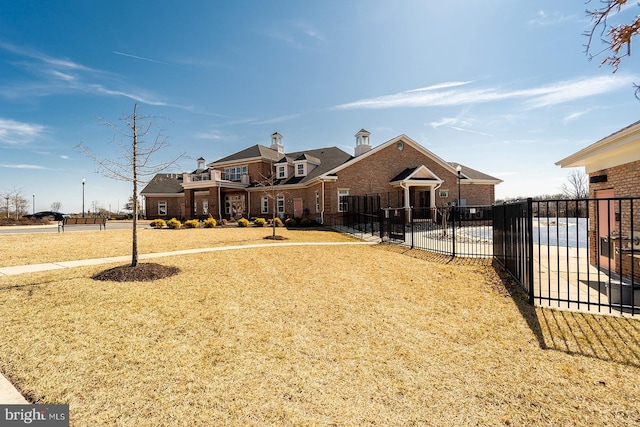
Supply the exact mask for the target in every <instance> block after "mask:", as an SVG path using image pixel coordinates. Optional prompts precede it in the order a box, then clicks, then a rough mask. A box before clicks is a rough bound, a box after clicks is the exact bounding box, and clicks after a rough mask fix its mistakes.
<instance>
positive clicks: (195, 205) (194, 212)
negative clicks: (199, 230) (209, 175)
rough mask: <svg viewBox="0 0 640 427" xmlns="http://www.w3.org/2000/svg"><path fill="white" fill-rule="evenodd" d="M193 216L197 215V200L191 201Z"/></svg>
mask: <svg viewBox="0 0 640 427" xmlns="http://www.w3.org/2000/svg"><path fill="white" fill-rule="evenodd" d="M193 214H194V215H198V201H197V200H194V201H193Z"/></svg>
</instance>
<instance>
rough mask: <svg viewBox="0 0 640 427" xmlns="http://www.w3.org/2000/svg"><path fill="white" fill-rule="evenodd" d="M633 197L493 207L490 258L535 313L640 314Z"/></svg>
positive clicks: (639, 235) (638, 228)
mask: <svg viewBox="0 0 640 427" xmlns="http://www.w3.org/2000/svg"><path fill="white" fill-rule="evenodd" d="M639 203H640V199H639V198H598V199H578V200H543V201H533V200H531V199H529V200H527V201H526V202H521V203H510V204H506V205H500V206H495V207H494V257H495V259H496V260H498V261H499V262H500V263H501V264H502V265H503V266H504V267H505V268H506V269H507V271H509V273H510V274H511V275H512V276H513V277H514V278H515V279H516V281H517V282H518V283H519V284H520V285H521V286H522V288H523V289H524V290H525V292H527V293H528V295H529V298H530V301H531V302H532V303H535V304H536V305H540V306H548V307H557V308H564V309H575V310H586V311H596V312H600V313H603V312H604V313H617V314H618V313H627V314H631V315H634V314H638V313H640V214H635V215H634V210H635V208H637V207H638V206H640V204H639Z"/></svg>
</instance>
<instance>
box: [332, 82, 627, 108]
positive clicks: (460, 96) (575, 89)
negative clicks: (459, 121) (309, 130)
mask: <svg viewBox="0 0 640 427" xmlns="http://www.w3.org/2000/svg"><path fill="white" fill-rule="evenodd" d="M634 79H637V76H632V75H623V74H617V75H606V76H597V77H581V78H576V79H574V80H566V81H561V82H557V83H554V84H551V85H545V86H538V87H531V88H524V89H519V90H508V91H505V90H502V89H501V88H497V87H486V88H477V89H476V88H469V87H466V86H468V83H465V82H461V83H460V84H457V85H455V84H453V83H443V84H439V85H433V86H429V87H428V88H432V89H429V90H425V88H423V89H421V90H416V89H413V90H408V91H404V92H400V93H396V94H392V95H383V96H378V97H374V98H366V99H361V100H357V101H353V102H349V103H346V104H340V105H337V106H335V107H333V108H332V109H336V110H355V109H385V108H409V107H442V106H468V105H473V104H480V103H486V102H496V101H504V100H509V99H521V100H522V101H523V106H524V107H525V108H528V109H535V108H542V107H547V106H552V105H557V104H561V103H565V102H569V101H574V100H577V99H581V98H587V97H591V96H595V95H600V94H604V93H608V92H612V91H615V90H618V89H621V88H625V87H626V88H631V86H632V82H633V80H634ZM463 85H464V86H465V87H464V88H462V86H463ZM438 87H441V88H442V89H443V90H439V89H437V88H438ZM433 88H436V89H433Z"/></svg>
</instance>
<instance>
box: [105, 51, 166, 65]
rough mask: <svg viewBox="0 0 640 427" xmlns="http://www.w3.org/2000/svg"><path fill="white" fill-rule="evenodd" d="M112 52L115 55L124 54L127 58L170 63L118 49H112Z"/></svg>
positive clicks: (164, 63)
mask: <svg viewBox="0 0 640 427" xmlns="http://www.w3.org/2000/svg"><path fill="white" fill-rule="evenodd" d="M113 53H114V54H115V55H120V56H125V57H127V58H133V59H139V60H141V61H147V62H154V63H156V64H162V65H171V64H169V63H168V62H163V61H158V60H156V59H151V58H145V57H144V56H138V55H131V54H129V53H124V52H118V51H115V50H114V51H113Z"/></svg>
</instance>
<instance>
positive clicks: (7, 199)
mask: <svg viewBox="0 0 640 427" xmlns="http://www.w3.org/2000/svg"><path fill="white" fill-rule="evenodd" d="M4 199H5V200H6V201H7V218H9V196H4Z"/></svg>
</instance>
